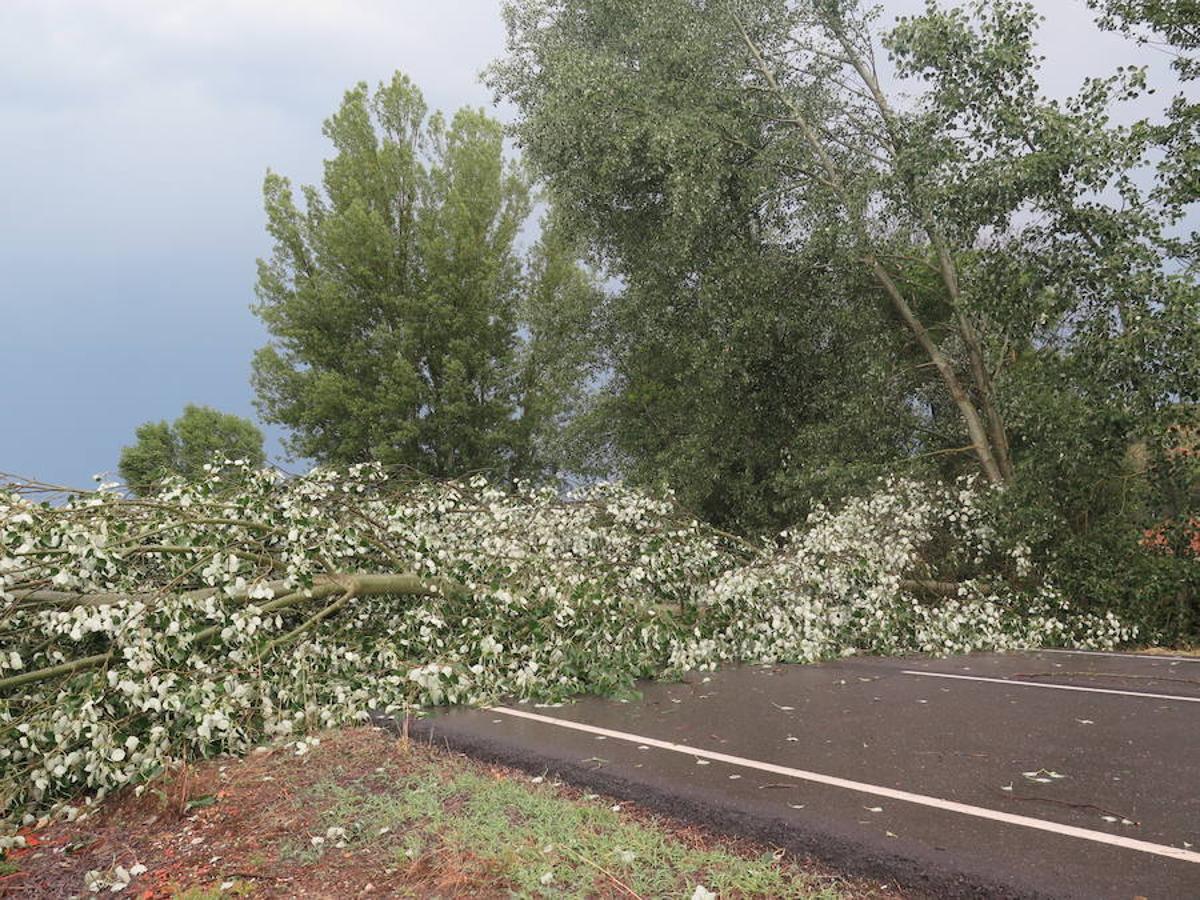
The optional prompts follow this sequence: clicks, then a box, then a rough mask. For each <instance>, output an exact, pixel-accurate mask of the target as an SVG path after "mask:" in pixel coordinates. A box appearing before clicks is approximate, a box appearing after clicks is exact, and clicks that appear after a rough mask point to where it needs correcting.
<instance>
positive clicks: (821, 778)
mask: <svg viewBox="0 0 1200 900" xmlns="http://www.w3.org/2000/svg"><path fill="white" fill-rule="evenodd" d="M487 709H488V711H489V712H495V713H501V714H503V715H506V716H514V717H516V718H518V719H529V720H530V721H532V722H542V723H544V724H546V725H553V726H555V727H558V728H566V729H569V730H571V731H582V732H584V733H586V734H594V735H599V736H602V737H606V738H613V739H614V740H618V741H627V742H628V743H631V744H639V745H644V746H648V747H657V748H658V749H660V750H670V751H672V752H674V753H683V754H686V755H688V756H693V757H698V758H700V759H708V760H712V761H713V762H722V763H726V764H728V765H731V766H740V767H741V768H744V769H756V770H758V771H760V772H770V773H771V774H772V775H782V776H784V777H786V778H795V779H797V780H799V781H811V782H813V783H815V784H824V785H827V786H829V787H837V788H844V789H846V790H850V791H858V792H859V793H861V794H871V795H873V796H876V797H887V798H888V799H890V800H900V801H903V802H905V803H914V804H916V805H918V806H928V807H932V808H933V809H941V810H945V811H947V812H956V813H961V814H962V815H965V816H974V817H975V818H978V819H990V820H991V821H993V822H1004V823H1006V824H1008V825H1022V826H1024V827H1025V828H1033V829H1036V830H1038V831H1049V832H1051V833H1053V834H1061V835H1065V836H1067V837H1075V838H1081V839H1082V840H1085V841H1093V842H1095V843H1097V844H1108V845H1109V846H1112V847H1121V848H1123V849H1125V850H1137V851H1138V852H1140V853H1150V854H1153V855H1155V856H1165V857H1168V858H1170V859H1177V860H1180V861H1181V862H1190V863H1197V864H1200V853H1197V852H1196V851H1194V850H1185V849H1182V848H1179V847H1172V846H1170V845H1169V844H1155V843H1151V842H1150V841H1139V840H1137V839H1136V838H1127V837H1121V836H1120V835H1117V834H1108V833H1106V832H1103V831H1093V830H1091V829H1090V828H1079V827H1077V826H1075V825H1060V824H1058V823H1057V822H1048V821H1045V820H1044V819H1034V818H1032V817H1030V816H1019V815H1016V814H1014V813H1006V812H1001V811H1000V810H997V809H988V808H986V807H983V806H971V805H970V804H968V803H959V802H957V801H955V800H942V799H941V798H940V797H928V796H926V795H925V794H913V793H910V792H909V791H901V790H897V789H896V788H889V787H884V786H882V785H878V784H867V783H865V782H862V781H851V780H850V779H848V778H838V777H837V776H835V775H822V774H821V773H820V772H809V771H807V770H805V769H793V768H792V767H791V766H780V765H776V764H775V763H768V762H762V761H760V760H757V759H746V758H745V757H742V756H731V755H730V754H728V753H718V752H717V751H715V750H705V749H702V748H700V747H689V746H688V745H687V744H675V743H672V742H671V741H660V740H658V739H657V738H651V737H646V736H645V735H640V734H630V733H628V732H625V731H614V730H612V729H611V728H600V727H599V726H596V725H585V724H584V723H583V722H572V721H570V720H568V719H556V718H554V717H553V716H543V715H540V714H538V713H531V712H526V711H525V710H521V709H512V708H511V707H508V706H489V707H487Z"/></svg>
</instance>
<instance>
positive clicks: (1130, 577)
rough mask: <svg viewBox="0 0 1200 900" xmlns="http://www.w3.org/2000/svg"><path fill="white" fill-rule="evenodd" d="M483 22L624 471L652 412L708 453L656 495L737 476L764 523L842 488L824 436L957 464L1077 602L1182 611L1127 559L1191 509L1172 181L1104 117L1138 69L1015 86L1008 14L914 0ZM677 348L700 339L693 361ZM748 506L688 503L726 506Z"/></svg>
mask: <svg viewBox="0 0 1200 900" xmlns="http://www.w3.org/2000/svg"><path fill="white" fill-rule="evenodd" d="M506 15H507V19H508V25H509V34H510V46H509V54H508V56H507V58H506V59H505V60H503V61H502V62H500V63H499V64H497V65H496V66H495V67H494V68H493V70H492V72H491V81H492V84H493V86H494V87H495V88H496V89H497V91H498V93H500V94H502V95H503V96H505V97H507V98H508V99H510V100H512V101H513V102H514V103H515V104H516V105H517V107H518V109H519V111H520V118H519V121H518V123H517V125H516V133H517V135H518V138H519V140H520V143H521V146H522V148H523V151H524V153H525V155H526V159H527V160H529V161H530V163H531V164H532V165H533V166H534V168H535V170H536V172H537V173H538V175H540V176H541V177H542V178H544V179H545V181H546V183H547V184H548V186H549V191H550V193H551V195H552V197H553V198H554V200H555V202H556V204H557V205H558V207H559V208H560V210H562V212H563V214H564V217H565V219H566V220H567V221H568V222H569V223H570V226H571V227H572V229H573V230H574V231H573V233H575V234H577V235H579V236H581V238H583V239H586V240H587V241H589V243H590V245H591V246H592V247H593V249H594V252H595V253H596V256H597V258H598V260H600V261H601V262H602V263H603V264H604V265H605V266H606V267H607V268H608V269H609V271H611V272H612V273H613V274H615V275H618V276H620V278H621V279H622V282H623V284H624V291H623V293H622V294H621V295H620V296H619V297H617V298H615V299H614V300H613V301H611V303H610V304H609V307H608V317H607V318H608V324H609V328H610V331H609V335H610V341H609V343H610V346H611V347H612V348H613V352H614V355H615V364H614V368H615V370H616V372H617V373H618V378H617V380H616V382H615V383H614V385H613V391H612V396H611V397H610V398H608V403H607V405H608V407H609V409H610V410H613V411H615V414H610V415H607V416H605V417H604V419H603V420H602V421H603V422H605V423H606V425H607V426H608V430H607V431H606V432H605V433H604V435H603V436H604V437H606V438H607V439H608V440H610V441H611V442H612V443H613V444H614V445H615V447H616V448H617V449H618V451H621V452H623V453H625V454H626V455H628V456H630V457H632V461H631V463H630V464H629V470H630V471H631V472H633V473H635V474H636V475H638V476H639V477H646V474H647V473H648V472H650V471H653V470H654V469H655V468H656V467H657V466H658V465H659V464H660V458H661V456H662V455H663V454H662V451H661V449H660V448H661V447H662V445H663V440H662V439H661V438H660V437H659V433H660V432H661V431H662V430H663V425H662V423H664V422H668V423H669V422H672V421H676V422H679V421H682V422H685V423H686V424H687V426H688V427H689V428H690V429H691V430H692V432H693V433H699V434H702V435H703V436H702V438H701V441H703V443H704V446H705V447H716V448H719V449H717V450H709V451H708V452H707V453H696V454H693V456H691V457H689V458H686V459H681V453H682V450H683V448H680V447H678V446H673V447H671V448H670V450H669V451H668V452H667V455H668V456H669V457H672V458H673V459H674V461H675V462H676V463H678V465H676V471H675V472H674V473H672V474H676V475H683V474H684V473H685V472H686V473H687V474H689V475H691V476H692V477H691V478H690V479H688V478H681V479H680V481H679V482H678V483H679V484H680V486H681V489H682V490H684V491H687V490H688V487H686V484H687V483H688V482H689V481H690V482H691V483H692V484H697V485H702V486H707V485H717V484H720V485H734V484H737V480H736V479H732V480H731V479H729V478H727V477H726V474H725V473H727V472H735V473H739V474H741V473H745V474H744V476H743V477H744V482H745V483H750V484H755V485H762V484H769V485H771V487H772V489H774V490H782V491H784V492H785V499H783V500H782V502H777V503H776V504H775V505H776V508H777V509H779V510H782V511H784V512H785V514H786V513H787V512H792V511H794V510H795V509H796V508H803V506H805V505H806V504H807V503H808V502H811V500H810V498H811V497H812V495H811V494H809V495H807V496H806V495H805V494H804V491H803V488H804V487H805V486H809V485H812V484H814V483H818V484H821V485H822V486H823V487H824V488H827V489H828V488H831V487H834V488H836V487H842V488H845V487H847V486H849V487H853V485H854V484H855V483H856V479H854V478H853V477H850V478H845V479H841V480H840V484H839V485H835V484H833V483H832V482H831V481H830V480H828V479H825V480H822V479H821V478H820V476H821V475H822V474H823V473H825V472H826V471H827V470H828V469H829V467H830V465H831V463H834V464H836V463H837V462H838V461H839V452H838V451H841V452H842V453H843V454H844V456H843V457H842V458H843V459H846V460H848V461H850V462H852V463H858V464H866V463H872V462H875V461H876V460H880V461H884V462H886V461H890V462H891V463H892V464H893V465H903V466H906V467H925V468H933V469H936V470H939V471H940V473H941V474H942V475H943V476H949V475H953V474H955V473H958V472H964V471H971V470H974V471H977V472H979V473H981V474H982V475H983V476H984V478H985V479H987V480H988V481H991V482H993V483H996V484H1003V485H1006V489H1005V490H1004V491H1003V492H1000V493H999V494H997V495H996V496H997V498H998V502H1001V503H1004V504H1007V505H1009V506H1010V507H1011V512H1012V516H1013V520H1012V522H1011V523H1010V524H1011V526H1012V527H1014V528H1017V529H1019V530H1020V531H1021V532H1022V533H1024V534H1026V535H1028V536H1029V537H1030V540H1031V542H1032V543H1033V545H1034V547H1035V552H1036V554H1037V556H1038V559H1039V562H1040V563H1042V564H1043V565H1044V566H1045V567H1054V566H1056V565H1061V566H1062V567H1063V568H1064V569H1070V570H1072V571H1074V572H1075V573H1076V578H1077V579H1079V580H1078V581H1077V583H1076V584H1075V585H1074V587H1075V589H1076V590H1077V591H1078V593H1079V594H1080V597H1081V599H1083V600H1087V601H1096V602H1110V601H1128V602H1133V601H1134V598H1135V596H1137V598H1138V599H1137V601H1136V602H1140V603H1143V604H1148V605H1149V606H1150V607H1152V608H1154V609H1156V610H1158V613H1159V614H1161V615H1163V616H1166V617H1168V618H1171V617H1173V621H1175V623H1176V624H1177V625H1178V626H1179V627H1181V628H1188V627H1194V620H1192V619H1191V618H1190V617H1192V616H1194V604H1195V585H1194V582H1195V578H1196V576H1195V573H1194V571H1193V570H1194V568H1195V567H1194V566H1192V567H1186V568H1181V567H1179V566H1178V565H1176V563H1177V562H1178V557H1173V558H1170V559H1167V558H1166V557H1165V556H1160V557H1155V556H1153V555H1151V554H1148V553H1146V552H1145V550H1144V548H1143V547H1141V542H1142V539H1143V537H1144V529H1146V528H1147V527H1152V525H1153V523H1154V522H1158V521H1161V520H1163V519H1164V518H1167V519H1170V520H1172V521H1180V520H1181V519H1180V517H1184V518H1186V517H1187V516H1188V515H1190V510H1192V509H1194V508H1195V502H1196V491H1195V483H1196V482H1195V471H1194V465H1193V463H1194V459H1193V458H1192V457H1189V456H1186V455H1181V454H1179V453H1175V452H1174V451H1173V449H1172V448H1174V447H1177V446H1178V438H1179V436H1180V434H1181V433H1183V432H1186V431H1187V429H1189V428H1191V427H1193V426H1194V423H1195V419H1196V412H1195V411H1196V408H1197V407H1196V405H1195V404H1196V403H1197V401H1198V400H1200V290H1198V288H1197V282H1196V277H1195V273H1194V271H1189V270H1188V269H1187V268H1186V267H1182V268H1181V267H1180V266H1178V265H1173V264H1172V262H1171V260H1172V259H1173V258H1175V257H1176V256H1177V255H1178V254H1179V252H1180V248H1181V241H1180V238H1179V235H1178V233H1177V229H1176V228H1175V226H1176V225H1177V224H1178V223H1179V221H1180V219H1181V216H1182V215H1183V213H1184V212H1185V205H1186V203H1187V202H1188V201H1189V199H1191V198H1189V196H1188V195H1187V192H1186V191H1183V190H1180V189H1175V190H1168V189H1164V185H1168V184H1174V185H1175V186H1176V188H1178V186H1179V185H1180V184H1182V183H1183V182H1181V181H1180V180H1179V177H1178V173H1179V172H1180V171H1181V169H1180V163H1179V158H1178V156H1177V154H1174V153H1171V154H1167V155H1166V156H1165V157H1164V156H1163V154H1162V152H1161V148H1162V146H1163V145H1164V143H1165V141H1166V133H1165V132H1164V131H1163V130H1162V128H1161V127H1160V126H1159V125H1156V124H1154V123H1150V122H1140V123H1138V124H1136V125H1134V126H1118V125H1114V124H1112V113H1113V111H1114V109H1115V108H1116V107H1117V106H1118V105H1119V104H1120V103H1122V102H1123V101H1125V100H1128V99H1130V98H1132V97H1135V96H1138V95H1139V94H1140V93H1141V92H1142V91H1143V90H1144V89H1145V83H1144V75H1143V73H1142V72H1140V71H1123V72H1119V73H1117V74H1116V75H1114V76H1112V77H1110V78H1102V79H1093V80H1089V81H1087V82H1086V83H1085V84H1084V85H1083V87H1082V89H1081V90H1080V92H1079V93H1078V95H1077V96H1075V97H1074V98H1072V99H1071V100H1069V101H1068V102H1065V103H1060V102H1057V101H1054V100H1051V99H1048V98H1046V97H1045V96H1044V95H1043V93H1042V92H1041V90H1040V88H1039V85H1038V62H1039V57H1038V55H1037V48H1036V45H1035V31H1036V24H1037V18H1036V16H1035V14H1034V12H1033V10H1032V8H1031V7H1030V6H1029V5H1028V4H1026V3H1021V2H1015V0H996V2H992V3H988V4H981V5H978V6H974V7H972V8H971V10H970V11H964V10H959V9H951V10H945V9H942V8H941V7H939V6H937V5H936V4H933V3H931V4H930V5H929V7H928V8H927V10H926V12H925V13H924V14H922V15H920V16H916V17H912V18H907V19H900V20H899V21H898V22H897V23H896V24H895V26H894V27H893V28H892V29H891V30H890V31H886V32H881V31H880V30H879V29H878V28H877V25H876V23H875V21H874V20H873V18H872V16H871V15H869V14H865V13H863V12H862V11H861V10H860V8H859V5H858V3H856V2H853V0H727V2H718V3H708V2H696V0H660V2H654V3H650V2H640V0H518V2H513V3H510V4H509V5H508V7H507V12H506ZM883 50H886V51H887V53H888V57H889V60H890V63H891V66H892V69H893V70H894V72H895V78H898V79H901V80H904V81H905V82H906V84H907V87H908V89H909V90H910V96H909V97H908V98H907V99H906V100H905V101H904V102H902V103H901V102H897V101H896V100H895V99H894V98H893V97H892V96H890V95H889V90H888V82H887V81H886V80H885V79H884V78H883V77H882V76H881V75H880V66H879V64H878V60H879V58H880V53H881V52H882V51H883ZM1160 124H1161V123H1160ZM1172 134H1173V135H1174V138H1175V139H1176V140H1180V141H1185V142H1186V137H1187V136H1186V133H1184V132H1182V131H1181V130H1180V129H1176V130H1175V131H1174V132H1172ZM1191 146H1193V147H1194V142H1193V144H1192V145H1191ZM1146 165H1150V166H1155V165H1157V167H1158V172H1159V175H1160V177H1159V180H1158V181H1157V183H1156V184H1155V185H1152V186H1149V187H1148V186H1147V185H1146V183H1145V181H1146V179H1144V178H1139V177H1138V174H1137V173H1138V171H1139V169H1141V168H1143V167H1144V166H1146ZM730 258H733V259H736V263H735V264H730V263H729V262H728V260H729V259H730ZM781 273H789V274H784V275H781ZM722 301H725V302H727V303H728V308H723V307H722V305H721V303H722ZM631 308H632V310H633V311H632V312H630V310H631ZM731 310H732V312H733V315H732V316H731V315H730V311H731ZM666 323H670V324H669V325H666ZM682 323H686V324H682ZM732 323H736V325H733V324H732ZM696 333H700V334H714V333H715V334H716V335H719V337H717V338H716V339H715V340H713V341H712V343H711V345H709V346H704V347H702V348H697V347H696V346H695V343H694V339H693V335H694V334H696ZM674 334H681V335H685V336H686V337H684V338H683V340H682V341H681V342H680V344H681V346H676V345H675V344H674V340H673V337H672V336H673V335H674ZM722 338H725V340H722ZM689 342H692V343H691V345H689ZM735 345H736V349H733V348H734V346H735ZM724 346H729V347H730V350H729V351H727V352H728V353H730V354H732V356H730V357H726V356H725V354H724V353H723V352H722V350H723V348H724ZM823 354H826V357H825V360H823V361H820V362H816V363H813V362H812V361H811V359H812V358H813V357H820V356H822V355H823ZM726 358H729V359H730V365H729V370H728V371H727V372H723V371H722V367H723V366H724V365H725V359H726ZM800 361H803V362H800ZM699 373H703V375H701V374H699ZM705 376H707V377H705ZM739 380H740V381H741V384H742V385H743V386H744V391H743V392H741V393H738V392H737V391H735V390H733V389H731V388H732V386H734V385H738V383H739ZM714 384H716V385H718V387H717V388H716V389H713V385H714ZM756 384H757V385H760V386H759V387H755V385H756ZM761 385H769V386H768V387H762V386H761ZM714 396H719V397H721V398H722V399H723V400H724V401H725V404H726V405H724V406H722V404H721V403H720V402H717V403H714V402H713V398H714ZM647 397H650V398H653V401H654V402H650V401H648V400H647ZM764 407H765V409H766V410H768V412H767V414H766V416H764V420H766V421H769V422H770V423H771V426H772V427H768V428H765V429H764V428H762V427H761V426H760V424H759V422H758V421H756V418H755V417H756V415H758V414H759V410H762V409H764ZM723 410H724V414H723ZM785 410H786V412H784V411H785ZM759 434H766V435H768V436H769V438H768V445H767V446H765V447H764V446H762V445H759V444H757V443H756V442H755V440H754V439H753V438H751V435H754V436H757V435H759ZM780 435H783V436H782V437H777V436H780ZM872 438H874V441H872ZM823 443H824V445H825V446H826V447H828V446H829V445H830V444H832V445H833V447H834V448H835V449H834V452H832V453H829V452H820V451H821V449H822V444H823ZM772 445H773V446H772ZM797 449H799V450H800V451H801V452H799V453H798V452H796V450H797ZM789 451H790V452H789ZM804 451H808V452H804ZM1184 460H1188V461H1189V462H1187V463H1186V464H1185V462H1184ZM689 469H690V472H688V471H687V470H689ZM842 471H843V473H845V472H849V473H853V472H854V471H855V470H854V467H853V465H852V466H851V467H850V468H849V469H843V470H842ZM857 483H858V484H861V483H862V482H861V478H859V479H858V480H857ZM789 486H794V487H795V488H796V489H797V491H798V492H797V493H795V494H792V495H790V496H788V495H786V490H787V488H788V487H789ZM701 490H702V491H703V490H705V488H703V487H702V488H701ZM834 493H836V490H835V491H834ZM708 496H711V495H710V494H706V495H705V497H708ZM761 497H762V491H761V490H760V491H757V492H755V491H744V492H743V493H742V495H741V498H740V499H741V501H742V503H741V504H739V503H738V500H737V499H734V498H729V497H724V498H721V500H720V502H719V503H718V504H717V505H718V506H722V505H731V506H732V507H733V508H732V510H730V511H728V512H726V515H727V516H728V517H729V518H731V519H733V520H739V521H743V522H753V521H754V519H755V517H756V514H758V513H762V512H763V509H762V507H761V506H756V504H757V502H758V500H759V499H760V498H761ZM789 501H790V502H789ZM743 504H744V505H743ZM708 511H709V512H710V514H711V513H712V510H711V509H710V510H708ZM767 515H768V517H769V515H770V513H767ZM781 518H782V519H783V520H784V521H786V515H785V516H784V517H781ZM1181 546H1182V545H1181ZM1101 563H1102V564H1101ZM1097 566H1099V567H1098V568H1097ZM1084 573H1086V574H1084ZM1134 573H1136V574H1134ZM1148 586H1149V587H1148ZM1135 589H1136V590H1137V594H1136V595H1135Z"/></svg>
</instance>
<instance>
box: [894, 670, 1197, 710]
mask: <svg viewBox="0 0 1200 900" xmlns="http://www.w3.org/2000/svg"><path fill="white" fill-rule="evenodd" d="M901 674H902V675H923V676H925V677H926V678H958V679H960V680H962V681H987V682H990V683H992V684H1009V685H1012V686H1014V687H1032V688H1047V689H1049V690H1052V691H1082V692H1083V693H1085V694H1118V695H1120V696H1122V697H1143V698H1145V699H1149V700H1178V701H1179V702H1181V703H1200V697H1179V696H1176V695H1175V694H1148V693H1146V692H1145V691H1118V690H1115V689H1113V688H1092V687H1079V686H1078V685H1074V684H1043V683H1042V682H1040V681H1013V680H1011V679H1009V678H984V677H982V676H980V675H951V674H950V673H949V672H918V671H916V670H915V669H904V670H903V671H902V672H901Z"/></svg>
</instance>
